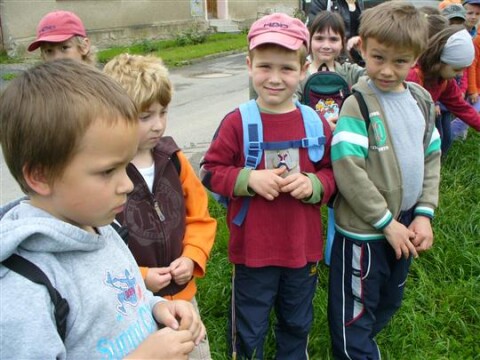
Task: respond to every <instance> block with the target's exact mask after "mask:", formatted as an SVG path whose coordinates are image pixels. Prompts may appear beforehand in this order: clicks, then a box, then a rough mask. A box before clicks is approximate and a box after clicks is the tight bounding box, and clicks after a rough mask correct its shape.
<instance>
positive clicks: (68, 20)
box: [28, 10, 87, 51]
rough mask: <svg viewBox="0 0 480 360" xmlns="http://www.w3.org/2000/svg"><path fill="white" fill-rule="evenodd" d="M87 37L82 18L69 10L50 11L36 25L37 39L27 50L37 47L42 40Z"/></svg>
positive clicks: (59, 40) (57, 40)
mask: <svg viewBox="0 0 480 360" xmlns="http://www.w3.org/2000/svg"><path fill="white" fill-rule="evenodd" d="M76 35H78V36H83V37H87V32H86V31H85V27H84V26H83V23H82V20H80V18H79V17H78V16H77V15H75V14H74V13H72V12H70V11H63V10H59V11H52V12H50V13H48V14H47V15H45V16H44V17H43V18H42V20H40V22H39V23H38V26H37V39H36V40H35V41H34V42H33V43H31V44H30V46H29V47H28V51H34V50H36V49H38V47H39V46H40V43H42V42H54V43H57V42H62V41H65V40H68V39H70V38H71V37H73V36H76Z"/></svg>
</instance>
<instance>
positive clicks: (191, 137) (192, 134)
mask: <svg viewBox="0 0 480 360" xmlns="http://www.w3.org/2000/svg"><path fill="white" fill-rule="evenodd" d="M245 57H246V53H240V54H230V55H226V56H220V57H211V58H207V59H203V60H202V61H198V62H195V63H194V64H192V65H187V66H183V67H181V68H176V69H173V70H171V72H170V75H171V80H172V82H173V85H174V89H175V92H174V95H173V99H172V103H171V105H170V109H169V115H168V123H167V130H166V133H165V135H170V136H172V137H173V138H174V139H175V140H176V142H177V144H178V145H179V146H180V147H181V148H182V149H183V151H184V152H185V154H186V155H187V157H188V158H189V159H190V161H191V163H192V165H193V166H194V167H195V168H198V162H199V160H200V158H201V156H202V155H203V153H204V152H205V150H206V149H207V148H208V145H209V144H210V141H211V139H212V136H213V134H214V132H215V130H216V129H217V127H218V125H219V124H220V122H221V120H222V119H223V117H224V116H225V115H226V114H227V113H228V112H230V111H232V110H233V109H234V108H235V107H237V106H238V105H239V104H240V103H242V102H245V101H247V100H248V73H247V67H246V60H245ZM26 67H28V66H25V65H8V66H7V65H1V67H0V75H1V74H2V73H14V72H21V71H23V70H24V69H25V68H26ZM7 85H8V84H7V83H6V82H5V81H3V80H0V90H1V89H2V88H5V86H7ZM22 195H23V194H22V192H21V190H20V188H19V187H18V185H17V183H16V182H15V180H14V179H13V177H12V176H11V174H10V172H9V170H8V168H7V166H6V164H5V161H4V159H3V154H2V155H1V157H0V204H5V203H6V202H8V201H11V200H13V199H16V198H17V197H19V196H22Z"/></svg>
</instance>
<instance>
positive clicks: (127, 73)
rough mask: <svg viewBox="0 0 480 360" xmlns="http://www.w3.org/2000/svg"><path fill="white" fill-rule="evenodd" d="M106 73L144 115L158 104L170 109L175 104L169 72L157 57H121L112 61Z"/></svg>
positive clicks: (105, 70)
mask: <svg viewBox="0 0 480 360" xmlns="http://www.w3.org/2000/svg"><path fill="white" fill-rule="evenodd" d="M103 71H104V72H105V74H107V75H109V76H111V77H112V78H113V79H115V80H116V81H117V82H118V83H119V84H120V85H122V87H123V88H124V89H125V90H126V91H127V93H128V94H129V95H130V97H131V98H132V99H133V101H134V102H135V104H136V105H137V108H138V109H139V110H140V111H144V110H146V109H148V108H149V107H150V106H151V105H152V104H153V103H154V102H156V101H158V102H159V103H160V105H162V106H163V107H166V106H168V104H169V103H170V101H171V100H172V93H173V86H172V83H171V81H170V78H169V75H168V70H167V68H166V67H165V66H164V65H163V61H162V59H160V58H158V57H156V56H153V55H149V56H142V55H129V54H121V55H118V56H116V57H114V58H113V59H112V60H110V61H109V62H108V63H107V64H106V65H105V67H104V68H103Z"/></svg>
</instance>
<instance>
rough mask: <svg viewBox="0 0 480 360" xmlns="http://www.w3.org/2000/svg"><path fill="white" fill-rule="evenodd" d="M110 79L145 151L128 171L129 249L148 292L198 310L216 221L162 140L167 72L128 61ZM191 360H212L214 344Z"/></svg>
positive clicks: (182, 162)
mask: <svg viewBox="0 0 480 360" xmlns="http://www.w3.org/2000/svg"><path fill="white" fill-rule="evenodd" d="M104 72H105V73H106V74H108V75H110V76H111V77H113V78H114V79H115V80H116V81H118V82H119V83H120V85H122V87H123V88H124V89H125V90H126V91H127V93H128V94H129V95H130V97H131V98H132V99H133V100H134V102H135V104H136V106H137V109H139V111H140V114H139V120H138V124H139V139H140V141H139V146H138V150H137V153H136V155H135V157H134V158H133V160H132V162H131V163H130V164H129V165H128V167H127V174H128V176H129V177H130V179H131V180H132V182H133V184H134V188H133V191H132V192H131V193H130V194H129V195H128V197H127V203H126V204H125V208H124V210H123V211H122V212H120V213H118V214H117V220H118V221H119V222H120V224H121V225H122V226H124V227H126V228H127V229H128V247H129V248H130V250H131V251H132V254H133V256H134V257H135V259H136V260H137V263H138V265H140V271H141V273H142V276H143V278H144V279H145V284H146V285H147V288H148V289H149V290H151V291H152V292H153V293H155V294H156V295H160V296H163V297H165V298H168V299H183V300H187V301H191V302H192V303H193V305H194V306H195V308H197V303H196V300H195V293H196V291H197V288H196V285H195V278H196V277H203V276H204V275H205V270H206V265H207V259H208V256H209V254H210V250H211V248H212V245H213V242H214V240H215V231H216V221H215V219H213V218H211V217H210V215H209V213H208V196H207V192H206V190H205V188H204V187H203V186H202V183H201V182H200V180H199V179H198V177H197V176H196V175H195V171H194V170H193V168H192V166H191V165H190V163H189V162H188V160H187V158H186V157H185V155H184V154H183V153H182V152H181V151H180V149H179V148H178V146H177V144H176V143H175V141H174V140H173V139H172V138H171V137H169V136H168V137H164V136H163V133H164V131H165V128H166V123H167V114H168V105H169V104H170V101H171V99H172V91H173V88H172V84H171V82H170V79H169V76H168V70H167V68H166V67H165V66H164V65H163V63H162V61H161V59H159V58H157V57H154V56H140V55H129V54H122V55H119V56H117V57H115V58H114V59H112V60H111V61H110V62H108V63H107V64H106V65H105V68H104ZM197 310H198V308H197ZM190 359H205V360H209V359H211V356H210V350H209V346H208V341H206V340H205V341H202V343H201V344H200V346H198V347H197V348H195V350H194V351H193V352H192V354H190Z"/></svg>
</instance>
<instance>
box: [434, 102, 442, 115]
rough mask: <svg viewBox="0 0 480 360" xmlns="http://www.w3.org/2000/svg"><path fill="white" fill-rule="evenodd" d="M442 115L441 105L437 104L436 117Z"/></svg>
mask: <svg viewBox="0 0 480 360" xmlns="http://www.w3.org/2000/svg"><path fill="white" fill-rule="evenodd" d="M441 114H442V110H441V109H440V105H438V104H435V115H437V116H440V115H441Z"/></svg>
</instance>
